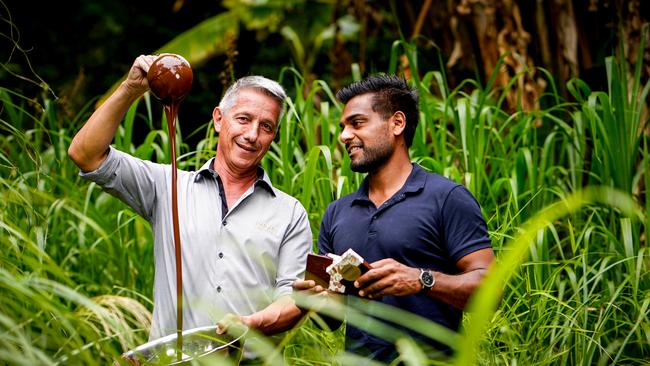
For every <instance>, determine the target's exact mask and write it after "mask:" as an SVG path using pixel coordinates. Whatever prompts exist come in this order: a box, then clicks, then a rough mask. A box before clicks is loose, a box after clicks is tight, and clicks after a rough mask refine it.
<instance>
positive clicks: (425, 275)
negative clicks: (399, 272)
mask: <svg viewBox="0 0 650 366" xmlns="http://www.w3.org/2000/svg"><path fill="white" fill-rule="evenodd" d="M420 283H421V284H422V291H421V292H423V293H425V294H426V293H427V292H429V290H431V288H432V287H433V285H435V284H436V277H435V276H434V275H433V272H432V271H430V270H428V269H422V268H420Z"/></svg>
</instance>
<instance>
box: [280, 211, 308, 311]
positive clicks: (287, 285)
mask: <svg viewBox="0 0 650 366" xmlns="http://www.w3.org/2000/svg"><path fill="white" fill-rule="evenodd" d="M311 248H312V236H311V227H310V226H309V219H308V216H307V211H306V210H305V208H304V207H303V206H302V205H301V204H300V202H298V201H296V202H295V206H294V210H293V217H292V221H291V225H290V227H289V229H288V230H287V232H286V233H285V235H284V238H283V240H282V245H281V246H280V255H279V259H278V271H277V277H276V296H275V298H276V299H277V298H278V297H280V296H283V295H288V294H291V292H292V291H293V288H292V285H293V282H294V281H295V280H297V279H298V278H304V275H305V266H306V265H307V253H309V252H310V251H311Z"/></svg>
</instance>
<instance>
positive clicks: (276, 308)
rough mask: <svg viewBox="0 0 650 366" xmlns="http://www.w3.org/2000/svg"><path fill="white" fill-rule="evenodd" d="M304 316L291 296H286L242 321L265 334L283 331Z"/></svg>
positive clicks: (244, 317)
mask: <svg viewBox="0 0 650 366" xmlns="http://www.w3.org/2000/svg"><path fill="white" fill-rule="evenodd" d="M301 317H302V312H301V311H300V309H299V308H298V307H297V306H296V304H295V302H294V301H293V299H292V298H291V297H290V296H284V297H281V298H279V299H278V300H276V301H274V302H273V303H271V304H270V305H269V306H267V307H266V308H264V309H263V310H260V311H258V312H256V313H253V314H251V315H248V316H243V317H242V321H243V322H244V324H246V325H247V326H248V327H251V328H254V329H256V330H258V331H260V332H262V333H263V334H265V335H271V334H276V333H280V332H283V331H285V330H287V329H290V328H291V327H293V326H294V325H295V324H296V323H297V322H298V321H299V320H300V318H301Z"/></svg>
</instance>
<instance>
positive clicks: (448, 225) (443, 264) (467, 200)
mask: <svg viewBox="0 0 650 366" xmlns="http://www.w3.org/2000/svg"><path fill="white" fill-rule="evenodd" d="M368 184H369V183H368V178H367V177H366V179H365V180H364V181H363V183H362V185H361V187H360V188H359V189H358V190H357V191H355V192H353V193H352V194H350V195H348V196H345V197H342V198H341V199H339V200H337V201H335V202H333V203H331V204H330V205H329V206H328V207H327V210H326V211H325V214H324V216H323V220H322V223H321V228H320V234H319V237H318V249H319V252H321V253H335V254H339V255H340V254H342V253H343V252H345V251H346V250H347V249H349V248H352V249H354V250H355V251H356V252H357V253H359V254H360V255H361V256H362V257H364V259H365V260H366V261H368V262H370V263H372V262H375V261H378V260H380V259H384V258H393V259H395V260H396V261H398V262H400V263H403V264H405V265H407V266H409V267H415V268H428V269H432V270H434V271H440V272H444V273H447V274H457V273H458V269H457V268H456V262H458V260H460V259H461V258H462V257H464V256H465V255H467V254H470V253H472V252H474V251H476V250H479V249H484V248H489V247H491V242H490V239H489V237H488V232H487V225H486V223H485V220H484V218H483V215H482V214H481V210H480V207H479V204H478V202H477V201H476V199H475V198H474V197H473V196H472V194H471V193H470V192H469V191H468V190H467V189H465V187H463V186H462V185H460V184H458V183H455V182H453V181H451V180H449V179H447V178H444V177H441V176H439V175H437V174H433V173H428V172H426V171H425V170H424V169H422V168H421V167H420V166H419V165H417V164H413V170H412V172H411V174H410V175H409V177H408V178H407V180H406V182H405V183H404V186H403V187H402V188H401V189H400V190H399V191H398V192H397V193H395V194H394V195H393V196H392V197H391V198H390V199H388V200H387V201H386V202H384V203H383V204H382V205H381V206H380V207H375V205H374V204H373V203H372V201H370V198H369V197H368ZM378 301H381V302H383V303H385V304H388V305H392V306H396V307H399V308H401V309H404V310H408V311H410V312H413V313H415V314H418V315H420V316H423V317H425V318H428V319H430V320H433V321H435V322H437V323H440V324H442V325H444V326H446V327H448V328H450V329H453V330H457V329H458V327H459V325H460V321H461V318H462V312H461V311H460V310H458V309H455V308H454V307H452V306H451V305H447V304H445V303H442V302H439V301H436V300H433V299H431V298H430V297H428V296H426V295H425V294H415V295H411V296H399V297H398V296H384V297H382V298H381V299H380V300H378ZM346 336H347V340H346V346H348V349H352V347H355V346H358V345H360V346H362V347H367V348H369V350H370V351H371V352H378V353H382V352H383V350H382V347H386V350H387V351H388V352H387V353H386V354H390V353H391V350H390V349H389V348H390V347H389V345H388V344H387V343H386V342H385V341H383V340H381V339H379V338H376V337H374V336H372V335H370V334H368V333H365V332H363V331H360V330H359V329H356V328H353V327H348V330H347V332H346ZM434 346H436V345H435V344H434Z"/></svg>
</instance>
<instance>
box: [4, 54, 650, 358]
mask: <svg viewBox="0 0 650 366" xmlns="http://www.w3.org/2000/svg"><path fill="white" fill-rule="evenodd" d="M399 55H405V56H404V57H406V58H407V59H409V58H410V60H411V65H412V67H414V66H415V65H416V64H417V62H415V51H414V49H413V47H412V45H411V44H407V43H403V42H396V43H395V45H394V47H393V49H392V54H391V57H392V61H391V62H390V65H391V68H390V69H389V70H387V71H388V72H395V71H396V67H397V66H396V65H397V59H398V56H399ZM620 60H621V57H610V58H608V59H607V61H606V62H607V69H606V70H607V73H606V75H605V76H606V78H607V81H608V90H607V91H606V92H600V91H591V90H590V87H589V85H587V84H586V83H584V82H582V81H581V80H579V79H573V80H571V81H570V82H569V83H567V84H566V85H565V87H566V89H567V90H568V91H569V92H570V93H571V96H572V100H573V101H567V100H564V99H563V98H562V97H561V96H560V95H559V93H558V92H557V90H558V88H556V86H555V85H554V84H553V81H552V79H550V78H549V80H548V82H549V83H550V86H551V88H550V90H551V92H549V93H547V94H546V95H543V96H542V98H543V102H544V103H543V105H545V106H546V107H544V108H542V109H540V110H536V111H532V112H525V111H524V110H522V109H518V110H515V111H514V112H513V111H511V110H510V109H509V108H506V107H505V106H504V103H505V98H506V95H507V94H510V93H515V94H516V93H522V92H523V91H522V90H520V89H517V87H516V86H517V83H516V80H517V79H513V80H514V81H513V82H512V83H511V84H510V85H508V86H507V87H506V88H496V89H495V88H492V82H493V81H494V77H493V78H490V79H489V81H488V84H487V85H482V84H481V83H479V82H477V81H473V80H465V82H463V83H462V85H461V86H460V87H458V88H456V89H453V90H449V88H448V87H447V83H446V81H445V75H444V74H443V73H441V72H438V71H430V72H425V71H426V70H420V71H421V72H422V74H423V75H424V76H423V77H422V78H419V77H418V75H419V74H418V72H413V73H412V74H411V75H412V79H411V83H412V84H413V86H414V87H416V88H417V89H418V91H419V93H420V95H421V124H420V126H419V128H418V130H417V133H416V137H415V141H414V144H413V146H412V149H411V157H412V159H413V160H414V161H417V162H419V163H420V164H421V165H423V166H424V167H425V168H427V169H429V170H431V171H434V172H437V173H439V174H441V175H444V176H447V177H450V178H451V179H453V180H456V181H458V182H461V183H463V184H464V185H466V186H467V187H468V188H469V189H470V190H471V191H472V193H473V194H474V195H475V196H476V197H477V199H478V201H479V202H480V204H481V207H482V210H483V212H484V215H485V217H486V218H487V221H488V226H489V229H490V235H491V237H492V240H493V244H494V247H495V250H496V253H497V256H498V264H497V266H496V267H495V268H494V269H493V270H492V271H491V272H490V274H489V276H488V277H487V280H486V282H485V284H484V286H483V287H482V289H481V291H480V292H479V293H478V294H477V296H476V297H475V298H474V299H473V301H472V305H471V309H470V311H469V312H468V315H467V317H466V319H465V321H464V325H465V327H464V329H463V330H462V331H461V332H460V333H459V334H450V332H449V331H446V330H445V329H442V328H440V327H436V325H435V324H432V323H430V322H427V321H423V320H422V319H415V318H413V317H409V316H408V314H402V313H400V312H397V311H395V310H393V309H385V308H382V307H378V306H375V305H373V304H372V303H370V304H363V305H360V306H358V307H357V308H355V309H352V310H353V311H352V315H351V316H350V317H349V318H348V319H347V320H348V321H351V322H363V323H364V324H366V325H365V326H367V327H369V328H370V330H371V331H373V332H376V333H378V334H380V335H382V336H384V337H386V338H387V339H391V340H393V341H395V342H396V343H397V345H398V349H399V350H400V352H401V353H402V357H403V358H404V361H405V362H406V363H407V364H412V365H423V364H429V363H430V362H433V361H428V360H426V359H424V358H423V357H422V356H421V353H420V352H419V351H418V350H419V348H418V345H417V344H415V343H414V342H412V341H410V340H409V339H408V338H404V337H402V336H401V335H400V334H399V333H397V332H395V331H394V330H393V329H392V328H391V327H390V326H387V325H386V324H383V323H382V322H380V321H375V322H368V321H364V320H367V316H368V315H369V314H370V315H373V316H375V317H377V318H379V319H382V318H383V319H399V321H400V323H401V324H405V325H407V326H409V327H411V328H413V329H415V330H418V331H420V332H422V333H424V334H426V335H428V336H429V337H432V338H434V339H439V340H442V341H444V342H446V343H449V344H450V345H451V346H452V347H454V348H455V349H456V350H457V357H456V358H454V359H452V360H450V362H454V363H456V364H458V365H466V364H470V363H479V364H513V363H520V364H615V363H619V364H641V363H643V362H645V361H644V360H647V359H648V358H649V357H650V346H649V345H650V321H649V315H650V309H649V307H650V275H649V274H648V273H649V272H648V270H649V268H648V267H649V265H650V261H649V255H648V251H647V238H648V235H649V234H650V225H649V222H648V209H649V208H650V196H648V195H647V191H646V190H647V186H648V183H650V170H649V169H648V161H649V160H648V159H650V155H649V154H648V142H649V141H648V136H647V135H646V134H645V133H643V132H642V131H643V129H644V127H646V126H647V121H648V117H647V104H646V103H645V101H647V95H648V90H649V89H650V82H648V81H647V80H642V77H641V72H640V71H639V68H640V67H641V66H640V65H642V62H639V63H638V66H637V68H636V69H635V70H631V75H632V78H631V79H628V70H627V69H626V68H625V66H624V65H625V64H624V63H623V64H621V63H620V62H618V61H620ZM640 61H641V60H640ZM414 71H417V70H414ZM540 72H542V73H543V70H540ZM278 79H279V80H280V82H281V83H282V84H283V85H285V86H287V88H288V89H291V90H299V91H301V90H307V91H308V93H307V94H302V93H297V94H295V95H294V96H293V97H292V99H291V100H290V103H289V108H288V112H287V113H286V114H285V117H284V119H283V121H282V123H281V127H280V132H279V136H278V138H277V139H276V141H275V142H274V143H273V145H272V148H271V151H270V152H269V154H268V155H267V157H266V158H265V159H264V161H263V165H264V167H265V169H266V170H267V172H268V173H269V175H270V177H271V180H272V181H273V182H274V184H275V185H276V186H277V187H278V188H280V189H282V190H284V191H285V192H288V193H290V194H292V195H294V196H296V197H298V198H299V199H300V201H301V202H302V203H303V205H304V206H305V207H306V209H307V211H308V213H309V216H310V220H311V224H312V229H313V231H314V233H315V234H316V233H317V231H318V227H319V222H320V219H321V216H322V214H323V211H324V209H325V207H326V205H327V204H328V203H329V202H331V201H332V200H333V199H335V198H338V197H340V196H342V195H344V194H347V193H349V192H351V191H352V190H354V189H355V188H356V187H357V186H358V184H359V182H360V181H361V179H362V176H361V175H359V174H355V173H352V172H351V171H350V169H349V165H348V164H349V162H348V160H347V159H346V157H345V151H344V149H342V147H341V145H340V144H339V143H338V142H337V136H338V133H339V130H340V127H339V126H338V123H336V121H338V117H339V114H340V111H341V105H339V104H338V103H337V102H335V101H334V99H333V96H332V90H331V89H330V87H329V86H328V84H327V83H326V82H324V81H321V80H315V81H308V80H305V79H303V77H302V76H301V73H300V72H299V71H297V70H294V69H291V68H286V69H283V70H282V72H281V73H280V74H279V75H278ZM628 80H631V81H628ZM0 99H1V100H2V107H1V108H0V127H1V128H2V134H0V172H1V174H0V197H1V199H0V245H1V250H0V253H1V254H0V277H1V279H0V287H1V291H2V294H3V296H2V297H0V309H2V311H0V329H1V331H0V360H1V362H3V363H8V364H17V365H18V364H19V365H33V364H86V365H90V364H106V363H109V362H111V360H113V359H115V358H117V357H118V355H119V354H120V353H121V352H122V351H123V350H125V349H130V348H132V347H133V346H135V345H137V344H140V343H143V342H144V340H145V339H146V335H147V333H148V327H149V324H150V312H149V311H150V310H151V300H150V299H151V289H152V281H153V263H152V258H153V255H152V237H151V233H150V229H149V227H148V224H147V223H146V222H145V221H144V220H143V219H142V218H140V217H138V216H137V215H136V214H135V213H134V212H133V211H131V210H130V209H129V208H127V207H126V206H124V205H123V204H122V203H120V202H119V201H118V200H116V199H114V198H112V197H110V196H109V195H107V194H106V193H104V192H102V191H101V189H99V187H97V186H96V185H95V184H89V183H88V182H86V181H83V180H81V179H80V178H79V177H78V175H77V173H78V170H77V168H76V167H75V166H74V164H73V163H72V162H71V161H70V160H69V159H68V158H67V155H66V151H67V146H68V144H69V142H70V139H71V137H72V136H73V135H74V133H75V132H76V131H77V130H78V128H79V127H80V126H81V125H82V123H83V122H84V121H85V119H86V118H87V116H88V114H89V112H90V109H91V102H89V103H88V105H86V107H85V108H84V109H82V110H81V111H80V112H79V113H78V114H77V115H76V117H74V118H68V117H65V114H63V113H60V111H59V110H58V108H59V105H58V104H57V103H55V102H52V101H51V100H50V99H48V98H47V97H43V98H42V99H39V100H37V101H35V100H33V99H30V98H28V97H26V96H23V95H20V94H18V93H15V92H12V91H11V90H7V89H0ZM158 108H159V106H158V105H157V103H156V102H154V101H152V100H151V99H150V98H149V97H148V96H145V97H144V98H143V99H142V100H140V101H139V102H137V103H136V104H134V105H133V107H132V108H131V109H130V111H129V113H128V114H127V115H126V117H125V120H124V122H123V124H122V125H121V127H120V128H119V131H118V135H117V136H116V138H115V141H114V146H115V147H117V148H118V149H121V150H123V151H126V152H129V153H131V154H133V155H136V156H138V157H141V158H143V159H152V160H155V161H158V162H169V146H168V145H169V144H168V143H169V141H168V139H167V134H166V132H165V131H163V130H160V129H159V128H158V127H157V126H161V125H163V126H164V124H161V123H160V121H155V120H154V117H153V116H154V115H156V113H154V112H155V111H156V110H157V109H158ZM182 124H183V121H180V125H182ZM143 125H146V126H147V130H148V131H149V132H148V134H147V135H146V136H145V137H144V138H143V139H142V141H136V140H137V139H135V138H134V134H133V132H134V129H135V128H136V126H143ZM194 134H195V135H197V134H198V135H200V136H202V137H201V138H200V139H199V140H200V142H199V143H198V144H197V145H196V146H188V145H187V144H182V143H181V144H180V146H181V147H180V150H181V151H180V152H181V158H180V161H179V164H180V166H181V167H182V168H184V169H196V168H198V167H199V166H200V165H201V164H202V163H203V162H204V161H205V160H206V159H207V158H209V157H211V155H212V154H213V151H214V146H215V144H216V142H217V137H216V136H215V135H214V133H213V130H212V126H211V124H206V125H205V126H204V127H202V128H201V129H200V130H198V131H195V132H194ZM178 138H179V140H180V141H179V142H182V136H180V134H179V136H178ZM500 297H501V301H500V302H499V298H500ZM301 301H307V300H304V299H303V300H301ZM337 314H339V316H340V314H341V312H339V311H334V312H333V314H332V315H335V316H336V315H337ZM342 337H343V334H342V333H341V331H340V330H339V331H337V332H334V333H329V332H321V331H319V330H317V329H316V328H315V327H314V326H313V325H312V323H310V322H306V323H304V324H303V325H302V326H301V327H299V328H297V329H295V330H293V331H291V332H288V333H287V334H286V336H285V339H284V341H283V342H282V346H284V347H275V346H273V345H272V344H270V343H268V344H262V346H260V347H262V349H265V350H266V352H265V355H266V356H268V357H269V363H272V364H281V363H283V362H286V363H289V364H297V365H300V364H318V363H320V364H330V363H338V364H350V362H352V361H353V360H354V356H352V355H346V354H345V353H343V352H342V349H341V348H342V347H341V345H342V343H341V342H342ZM264 347H266V348H264ZM270 350H275V351H274V352H271V351H270ZM278 352H281V353H278Z"/></svg>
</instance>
